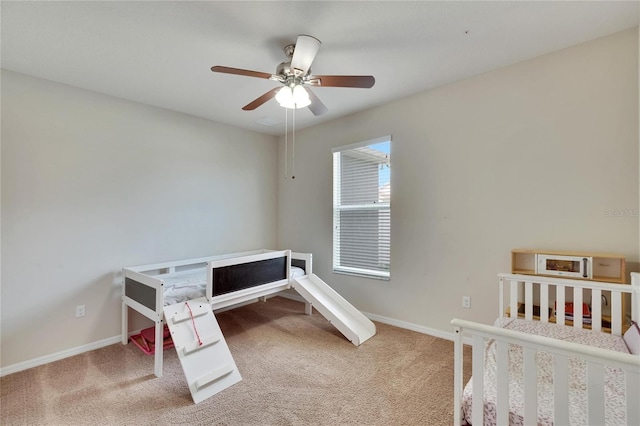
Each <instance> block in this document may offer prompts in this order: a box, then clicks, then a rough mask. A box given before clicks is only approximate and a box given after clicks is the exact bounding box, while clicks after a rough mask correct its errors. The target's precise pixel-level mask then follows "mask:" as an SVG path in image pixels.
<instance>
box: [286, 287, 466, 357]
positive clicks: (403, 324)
mask: <svg viewBox="0 0 640 426" xmlns="http://www.w3.org/2000/svg"><path fill="white" fill-rule="evenodd" d="M277 296H280V297H284V298H287V299H291V300H295V301H297V302H302V303H306V300H305V299H304V298H303V297H302V296H300V295H298V294H293V293H285V292H283V293H278V294H277ZM362 313H363V314H364V316H366V317H367V318H369V319H370V320H371V321H377V322H381V323H383V324H388V325H393V326H394V327H399V328H404V329H406V330H411V331H415V332H417V333H422V334H427V335H429V336H433V337H439V338H441V339H446V340H451V341H453V340H454V334H453V331H451V332H446V331H441V330H436V329H435V328H430V327H425V326H424V325H419V324H414V323H411V322H407V321H402V320H398V319H394V318H389V317H385V316H382V315H376V314H370V313H368V312H362ZM462 341H463V343H464V344H467V345H470V344H471V338H470V337H464V338H463V339H462Z"/></svg>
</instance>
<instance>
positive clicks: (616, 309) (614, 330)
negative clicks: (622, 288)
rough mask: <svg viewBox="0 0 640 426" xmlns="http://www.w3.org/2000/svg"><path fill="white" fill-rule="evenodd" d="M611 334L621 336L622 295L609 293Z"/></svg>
mask: <svg viewBox="0 0 640 426" xmlns="http://www.w3.org/2000/svg"><path fill="white" fill-rule="evenodd" d="M611 334H614V335H616V336H622V293H620V292H619V291H612V292H611Z"/></svg>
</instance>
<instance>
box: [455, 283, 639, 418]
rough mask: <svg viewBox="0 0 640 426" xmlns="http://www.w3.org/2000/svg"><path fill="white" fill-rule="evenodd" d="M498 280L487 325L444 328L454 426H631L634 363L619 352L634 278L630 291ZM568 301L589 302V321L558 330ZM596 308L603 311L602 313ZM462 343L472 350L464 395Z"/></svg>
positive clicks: (635, 315)
mask: <svg viewBox="0 0 640 426" xmlns="http://www.w3.org/2000/svg"><path fill="white" fill-rule="evenodd" d="M499 279H500V303H499V306H500V313H499V319H498V321H496V325H497V326H490V325H485V324H479V323H474V322H470V321H464V320H460V319H454V320H453V321H452V325H453V326H454V331H455V349H454V351H455V355H454V364H455V365H454V371H455V373H454V424H455V425H462V424H473V425H488V424H497V425H507V424H509V425H517V424H544V425H552V424H555V425H566V424H594V425H601V424H628V425H636V424H640V403H639V401H640V356H638V355H637V354H636V355H634V354H630V353H628V351H627V353H624V352H623V351H625V350H626V348H627V345H626V344H625V343H624V339H623V337H622V335H623V332H624V331H625V324H626V322H625V321H624V320H625V318H623V316H624V315H623V313H624V312H625V306H626V304H627V303H628V301H630V306H631V319H632V320H633V321H635V322H636V323H638V322H640V275H639V274H635V273H634V274H632V284H631V285H624V284H612V283H601V282H594V281H582V280H572V279H558V278H546V277H540V276H528V275H514V274H500V275H499ZM603 296H605V298H603ZM568 301H571V302H573V306H578V307H582V304H583V303H584V302H585V301H588V302H590V303H589V305H590V308H591V317H590V318H586V319H585V318H583V316H582V315H579V314H578V315H574V316H573V318H572V319H573V320H572V321H568V320H567V318H566V317H567V312H565V302H568ZM603 301H606V303H607V305H608V306H607V307H606V308H607V310H610V312H603V310H604V308H605V306H603V305H605V303H603ZM506 305H507V306H508V309H506ZM536 310H539V311H536ZM506 312H508V313H509V314H508V316H507V315H506ZM519 314H520V315H519ZM603 314H606V315H603ZM519 316H522V317H524V319H518V317H519ZM603 318H604V319H603ZM552 322H556V323H558V324H552ZM587 322H589V323H590V324H587ZM504 327H507V328H504ZM584 327H588V328H591V329H592V330H585V329H584ZM632 327H635V326H632ZM510 328H511V329H510ZM636 331H637V332H638V333H640V330H636ZM633 332H634V330H633V329H632V330H631V331H630V332H629V333H628V334H627V335H629V334H632V333H633ZM627 335H625V336H624V337H625V338H626V337H627ZM554 336H555V337H554ZM463 339H464V340H466V341H471V342H472V347H473V355H472V370H473V376H472V378H471V380H470V381H469V383H468V384H467V387H466V388H465V387H463V385H464V384H463V373H464V371H463V362H462V350H463ZM476 407H482V409H476Z"/></svg>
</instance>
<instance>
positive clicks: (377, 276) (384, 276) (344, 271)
mask: <svg viewBox="0 0 640 426" xmlns="http://www.w3.org/2000/svg"><path fill="white" fill-rule="evenodd" d="M333 273H334V274H340V275H351V276H354V277H361V278H371V279H374V280H381V281H391V276H390V274H389V273H384V272H378V273H376V272H364V271H362V270H358V269H355V268H353V269H352V268H334V269H333Z"/></svg>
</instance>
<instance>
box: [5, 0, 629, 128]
mask: <svg viewBox="0 0 640 426" xmlns="http://www.w3.org/2000/svg"><path fill="white" fill-rule="evenodd" d="M0 11H1V13H2V15H1V18H2V21H1V24H2V29H1V31H2V32H1V36H2V46H1V47H2V51H1V60H2V62H1V66H2V68H4V69H8V70H12V71H16V72H20V73H24V74H28V75H32V76H35V77H40V78H45V79H49V80H53V81H57V82H60V83H64V84H68V85H71V86H76V87H81V88H84V89H89V90H93V91H96V92H100V93H106V94H109V95H113V96H117V97H121V98H125V99H129V100H133V101H137V102H142V103H145V104H149V105H154V106H157V107H161V108H166V109H170V110H174V111H180V112H184V113H186V114H191V115H194V116H198V117H203V118H207V119H210V120H214V121H218V122H222V123H227V124H230V125H233V126H238V127H242V128H246V129H250V130H254V131H258V132H263V133H268V134H274V135H278V134H283V133H284V109H283V108H281V107H279V106H278V105H277V103H276V102H275V100H272V101H270V102H268V103H267V104H265V105H263V106H262V107H260V108H258V109H256V110H255V111H250V112H247V111H242V110H241V108H242V106H244V105H245V104H247V103H249V102H250V101H252V100H253V99H255V98H256V97H258V96H260V95H262V94H263V93H265V92H266V91H268V90H270V89H272V88H273V87H276V86H277V85H278V83H277V82H273V81H269V80H262V79H257V78H250V77H242V76H235V75H227V74H218V73H212V72H211V71H210V68H211V66H213V65H225V66H230V67H236V68H245V69H250V70H255V71H262V72H267V73H274V72H275V68H276V66H277V65H278V64H279V63H280V62H282V61H284V60H285V59H286V57H285V55H284V53H283V51H282V48H283V47H284V46H285V45H287V44H289V43H292V42H294V41H295V39H296V37H297V35H298V34H310V35H313V36H315V37H316V38H318V39H320V40H321V41H322V43H323V44H322V47H321V49H320V52H319V53H318V56H317V57H316V60H315V62H314V64H313V73H314V74H330V75H336V74H347V75H361V74H370V75H374V76H375V78H376V84H375V86H374V87H373V88H371V89H353V88H316V89H314V91H315V93H316V94H317V95H318V97H320V99H321V100H322V101H323V102H324V104H325V105H326V106H327V108H328V109H329V112H328V113H327V114H325V115H323V116H320V117H315V116H313V114H311V112H310V111H309V110H308V109H303V110H299V111H298V112H297V114H296V128H298V129H300V128H303V127H308V126H312V125H315V124H318V123H321V122H324V121H327V120H330V119H334V118H337V117H340V116H344V115H347V114H350V113H353V112H356V111H360V110H364V109H367V108H370V107H373V106H376V105H380V104H383V103H386V102H388V101H391V100H393V99H398V98H401V97H404V96H407V95H410V94H412V93H416V92H420V91H423V90H427V89H430V88H433V87H437V86H442V85H445V84H448V83H451V82H453V81H457V80H461V79H465V78H469V77H472V76H475V75H478V74H481V73H484V72H487V71H489V70H492V69H496V68H499V67H503V66H505V65H508V64H512V63H515V62H519V61H523V60H526V59H529V58H532V57H535V56H539V55H542V54H544V53H547V52H551V51H554V50H558V49H562V48H565V47H569V46H572V45H575V44H578V43H581V42H584V41H587V40H591V39H594V38H598V37H602V36H605V35H608V34H612V33H615V32H618V31H622V30H625V29H628V28H631V27H635V26H638V17H639V4H638V2H637V1H622V2H616V1H601V2H597V1H596V2H583V1H568V2H551V1H547V2H528V1H498V2H485V1H471V2H457V1H456V2H454V1H441V2H440V1H432V2H399V1H385V2H372V1H357V2H326V1H299V2H280V1H277V2H270V1H267V2H231V1H229V2H217V1H193V2H180V1H139V2H125V1H105V2H98V1H71V2H50V1H34V2H31V1H29V2H23V1H18V2H10V1H2V2H1V3H0ZM259 121H264V122H268V123H269V122H270V123H273V124H272V125H271V126H267V125H264V124H259V123H258V122H259Z"/></svg>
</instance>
